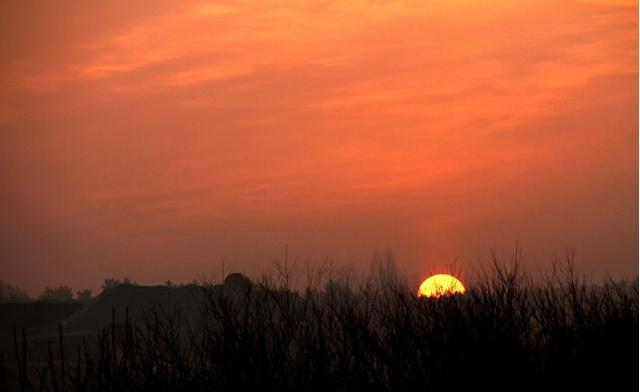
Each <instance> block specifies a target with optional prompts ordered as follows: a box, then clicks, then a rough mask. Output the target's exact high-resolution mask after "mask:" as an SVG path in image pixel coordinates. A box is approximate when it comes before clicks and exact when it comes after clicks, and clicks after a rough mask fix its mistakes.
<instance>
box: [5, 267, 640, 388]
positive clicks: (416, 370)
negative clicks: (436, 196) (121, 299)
mask: <svg viewBox="0 0 640 392" xmlns="http://www.w3.org/2000/svg"><path fill="white" fill-rule="evenodd" d="M383 270H384V268H383V269H381V270H380V271H383ZM388 272H389V271H388V270H386V272H384V273H385V275H384V276H377V277H376V279H371V280H369V281H368V282H366V283H365V284H361V285H358V286H353V285H351V284H349V281H348V280H346V279H345V280H336V279H331V280H328V281H326V282H325V284H324V285H321V284H318V285H316V288H314V289H308V290H304V291H302V292H294V291H292V290H290V289H289V287H288V282H289V280H288V278H287V279H286V280H284V281H281V282H278V281H272V280H268V279H265V280H264V281H263V282H260V283H251V282H250V281H248V280H246V278H245V277H243V276H238V275H234V277H233V278H232V279H231V282H235V283H240V285H239V286H240V287H241V288H242V289H241V290H237V289H234V290H228V289H226V288H225V286H224V285H215V284H203V285H201V286H200V288H199V290H198V296H197V300H198V301H199V304H200V306H199V308H198V309H199V312H198V314H197V315H196V316H197V317H195V318H194V317H193V315H187V314H185V313H184V312H183V311H181V309H164V310H157V311H156V312H153V313H150V314H149V315H148V317H146V318H145V319H144V320H143V321H141V322H135V323H134V322H132V321H131V320H129V317H128V313H127V312H126V311H125V316H124V320H122V317H120V319H119V320H117V317H116V312H115V310H114V314H113V324H112V326H111V327H110V328H107V329H105V330H104V331H102V332H101V333H100V334H99V336H98V337H97V339H96V340H95V343H93V344H92V343H89V342H85V343H84V344H82V345H80V347H79V348H78V350H77V353H76V354H75V355H74V356H73V357H71V358H69V359H67V363H66V365H65V367H64V370H61V366H62V364H63V363H64V361H57V362H56V361H55V360H52V361H50V363H49V365H48V367H47V368H46V369H44V370H43V376H42V378H41V379H42V382H41V383H40V384H38V386H37V387H38V388H42V389H43V390H62V389H63V388H66V389H65V390H67V391H68V390H77V391H102V390H118V389H120V390H141V391H142V390H154V391H165V390H167V391H178V390H212V389H215V390H255V389H259V390H274V391H287V390H318V391H320V390H322V391H326V390H336V391H355V390H394V391H396V390H398V391H405V390H406V391H409V390H411V391H414V390H416V389H420V390H442V389H447V390H464V389H472V388H473V389H474V390H476V389H480V388H486V387H490V388H491V389H492V390H496V389H497V390H501V389H509V390H513V389H516V390H535V389H540V388H553V389H556V388H569V389H571V390H577V389H588V390H593V389H595V388H604V389H605V390H615V389H617V388H622V387H623V386H626V384H627V383H630V384H631V385H637V384H636V383H637V380H638V366H637V365H638V357H637V354H638V351H637V347H638V334H637V331H638V283H637V280H635V281H634V282H613V281H607V282H606V283H604V284H602V285H590V284H588V283H587V282H585V281H584V280H580V279H578V278H577V277H576V274H575V273H574V270H573V265H572V263H571V262H569V263H567V265H566V266H565V268H563V269H562V270H559V271H557V272H556V273H554V274H552V275H550V276H546V277H541V278H539V279H536V280H534V279H531V278H530V277H529V276H528V275H527V274H525V273H524V272H523V271H522V270H521V269H520V266H519V263H518V262H517V260H515V261H514V262H513V263H512V264H511V265H508V266H503V265H500V264H499V263H498V262H497V261H496V262H494V264H493V266H492V269H490V270H488V271H484V272H483V273H481V274H480V279H479V281H478V282H477V283H476V284H475V285H470V286H469V287H468V292H467V294H465V295H462V296H461V295H454V296H451V297H443V298H439V299H427V298H421V299H419V298H416V295H415V290H413V289H410V288H409V287H408V286H407V285H405V284H404V283H403V282H402V281H401V280H400V279H398V278H397V275H394V274H388ZM283 282H284V283H283ZM235 283H234V284H235ZM319 287H324V289H319ZM175 290H179V289H175ZM194 300H196V299H194ZM123 321H124V322H123ZM60 339H61V340H62V339H63V337H62V334H61V335H60ZM20 341H21V339H20V338H18V337H16V338H15V342H16V343H15V346H16V347H19V346H20ZM54 351H55V350H54ZM16 352H19V350H16ZM50 355H51V356H52V358H55V357H56V354H55V353H53V351H52V354H50ZM59 356H60V355H58V357H59ZM18 362H19V361H18ZM34 388H35V386H34Z"/></svg>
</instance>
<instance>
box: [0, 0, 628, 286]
mask: <svg viewBox="0 0 640 392" xmlns="http://www.w3.org/2000/svg"><path fill="white" fill-rule="evenodd" d="M0 135H1V138H0V266H1V268H0V280H4V281H8V282H10V283H12V284H14V285H16V286H20V287H23V288H26V289H28V290H29V291H30V292H32V293H34V294H35V293H37V292H38V291H40V290H42V288H43V287H44V286H54V285H63V284H64V285H69V286H72V287H73V288H75V289H80V288H83V287H98V286H99V284H100V282H102V280H103V279H104V278H107V277H116V278H122V277H124V276H128V277H130V278H132V279H134V280H136V281H138V282H139V283H142V284H155V283H162V282H164V281H166V280H167V279H171V280H173V281H175V282H180V281H190V280H192V279H194V278H198V277H200V276H203V274H209V273H212V271H219V270H220V268H221V264H222V263H223V262H224V265H225V268H226V269H227V270H231V269H233V270H238V271H242V272H245V273H247V274H249V275H250V276H257V275H259V274H261V273H263V272H264V271H265V269H268V268H269V266H272V265H273V264H272V263H273V260H274V259H278V258H282V257H283V253H284V249H285V248H286V249H287V254H288V257H289V258H290V259H291V260H300V261H301V262H302V261H305V260H306V261H309V260H311V261H312V262H313V261H316V260H332V261H333V262H335V263H336V264H338V265H345V266H347V267H348V268H350V267H353V268H366V266H367V265H368V264H369V263H370V262H371V259H372V255H373V254H374V252H376V251H384V250H390V251H391V252H392V254H393V255H394V258H395V260H396V262H397V264H398V268H399V269H401V270H402V271H404V272H405V273H406V274H408V275H413V276H424V275H425V274H427V273H428V272H438V271H442V270H443V268H445V266H447V265H450V264H451V263H455V264H456V265H458V266H460V267H461V268H464V269H466V270H470V269H473V268H476V267H478V266H482V265H484V263H486V262H487V258H488V255H489V254H490V252H491V250H492V249H493V250H495V251H496V252H497V253H498V254H499V255H510V254H511V253H512V251H513V249H514V246H515V245H516V244H518V247H519V248H520V249H521V250H522V253H523V255H524V266H525V267H526V268H527V269H528V270H531V271H539V270H545V269H547V268H549V267H550V266H551V263H552V261H553V260H554V258H555V257H562V256H563V255H564V254H565V253H566V252H567V251H575V255H576V265H577V266H578V268H579V269H580V270H581V271H584V273H586V274H588V275H589V276H595V277H598V276H604V275H605V274H608V275H611V276H614V277H632V276H636V275H637V274H638V5H637V2H635V1H627V0H615V1H614V0H611V1H607V0H598V1H596V0H593V1H577V0H576V1H571V0H567V1H558V0H535V1H533V0H522V1H511V0H509V1H503V0H491V1H476V0H446V1H445V0H429V1H424V0H423V1H408V0H407V1H398V0H389V1H383V0H377V1H374V0H323V1H315V0H296V1H284V0H281V1H272V0H241V1H233V2H225V1H220V2H199V1H171V0H169V1H167V0H154V1H140V0H127V1H102V2H93V1H91V2H72V1H56V2H37V1H24V0H19V1H3V2H2V3H0ZM505 257H506V256H505Z"/></svg>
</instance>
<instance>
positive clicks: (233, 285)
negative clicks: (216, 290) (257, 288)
mask: <svg viewBox="0 0 640 392" xmlns="http://www.w3.org/2000/svg"><path fill="white" fill-rule="evenodd" d="M224 286H225V288H230V289H232V290H248V289H250V288H251V286H253V283H251V280H250V279H249V278H247V277H246V276H244V275H242V274H240V273H238V272H233V273H231V274H229V275H227V277H226V278H225V279H224Z"/></svg>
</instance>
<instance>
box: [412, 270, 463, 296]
mask: <svg viewBox="0 0 640 392" xmlns="http://www.w3.org/2000/svg"><path fill="white" fill-rule="evenodd" d="M464 292H465V288H464V286H463V285H462V282H460V281H459V280H458V279H457V278H455V277H453V276H451V275H447V274H438V275H433V276H430V277H429V278H427V279H425V281H424V282H422V284H421V285H420V288H419V289H418V298H421V297H428V298H439V297H442V296H449V295H453V294H464Z"/></svg>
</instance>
